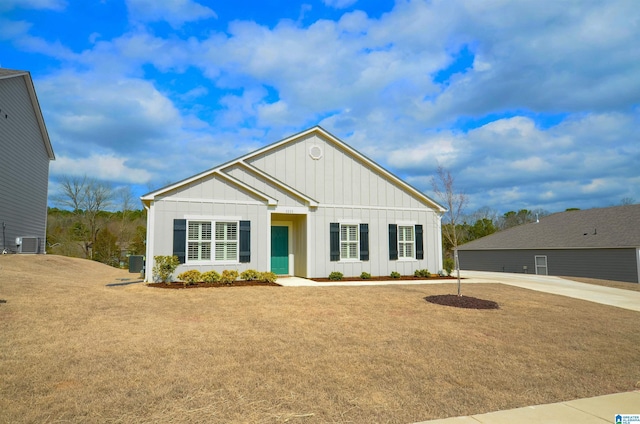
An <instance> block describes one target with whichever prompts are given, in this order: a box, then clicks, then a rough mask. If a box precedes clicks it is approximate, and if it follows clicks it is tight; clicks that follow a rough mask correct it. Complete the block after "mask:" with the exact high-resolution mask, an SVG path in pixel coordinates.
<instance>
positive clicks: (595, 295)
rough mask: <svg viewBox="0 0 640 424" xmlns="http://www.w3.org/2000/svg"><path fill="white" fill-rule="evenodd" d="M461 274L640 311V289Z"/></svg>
mask: <svg viewBox="0 0 640 424" xmlns="http://www.w3.org/2000/svg"><path fill="white" fill-rule="evenodd" d="M460 276H461V277H462V278H464V280H462V284H463V285H465V284H481V283H500V284H507V285H510V286H516V287H521V288H524V289H529V290H536V291H541V292H545V293H552V294H559V295H561V296H568V297H573V298H576V299H582V300H588V301H590V302H596V303H602V304H604V305H611V306H617V307H618V308H624V309H629V310H632V311H636V312H640V292H636V291H631V290H624V289H616V288H611V287H604V286H598V285H595V284H586V283H579V282H577V281H571V280H566V279H564V278H560V277H553V276H548V275H532V274H510V273H506V272H485V271H460ZM277 283H278V284H280V285H282V286H289V287H292V286H313V287H329V286H374V285H375V286H380V285H392V284H396V285H397V284H443V283H444V284H452V283H456V281H455V280H428V281H427V280H424V281H406V280H405V281H402V280H400V281H398V280H393V279H390V280H389V281H367V280H362V281H331V282H323V283H319V282H316V281H312V280H308V279H306V278H300V277H282V278H278V280H277Z"/></svg>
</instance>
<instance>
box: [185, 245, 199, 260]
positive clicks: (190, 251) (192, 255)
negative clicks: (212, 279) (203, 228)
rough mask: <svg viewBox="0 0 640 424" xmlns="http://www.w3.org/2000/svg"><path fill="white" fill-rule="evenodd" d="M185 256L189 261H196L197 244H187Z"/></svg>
mask: <svg viewBox="0 0 640 424" xmlns="http://www.w3.org/2000/svg"><path fill="white" fill-rule="evenodd" d="M187 254H188V258H189V259H192V260H197V259H198V243H192V242H189V247H188V249H187Z"/></svg>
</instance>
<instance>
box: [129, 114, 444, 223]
mask: <svg viewBox="0 0 640 424" xmlns="http://www.w3.org/2000/svg"><path fill="white" fill-rule="evenodd" d="M311 134H316V135H318V136H321V137H323V138H324V139H325V140H327V141H328V142H330V143H332V144H334V145H335V146H336V147H338V148H340V149H341V150H344V151H346V152H347V153H349V154H350V155H352V156H354V157H356V158H358V159H359V160H361V161H362V162H364V163H365V164H366V165H367V166H369V167H370V168H371V169H373V170H375V171H376V172H377V173H379V174H382V175H384V176H385V177H386V178H388V179H389V180H391V181H393V182H394V183H395V184H397V185H399V186H400V187H403V188H404V189H405V190H407V191H408V192H409V193H411V194H412V195H413V196H415V197H416V198H418V199H420V200H421V201H422V202H424V203H426V204H427V205H429V206H430V207H432V208H433V209H435V210H437V211H438V212H440V213H443V212H445V211H446V209H445V208H444V207H443V206H441V205H440V204H438V203H437V202H436V201H434V200H433V199H431V198H430V197H428V196H427V195H425V194H424V193H422V192H421V191H420V190H418V189H417V188H415V187H413V186H411V185H410V184H408V183H407V182H405V181H404V180H402V179H400V178H399V177H397V176H395V175H394V174H392V173H391V172H389V171H387V170H386V169H384V168H383V167H381V166H380V165H378V164H377V163H375V162H374V161H372V160H371V159H369V158H367V157H366V156H364V155H363V154H361V153H360V152H358V151H357V150H355V149H354V148H352V147H350V146H349V145H347V144H345V143H344V142H343V141H341V140H340V139H338V138H337V137H335V136H334V135H332V134H330V133H329V132H328V131H326V130H325V129H323V128H322V127H319V126H315V127H312V128H309V129H308V130H305V131H302V132H300V133H298V134H294V135H292V136H290V137H287V138H285V139H283V140H280V141H277V142H275V143H272V144H270V145H268V146H265V147H263V148H261V149H258V150H256V151H253V152H251V153H248V154H246V155H244V156H241V157H239V158H237V159H234V160H232V161H229V162H226V163H224V164H222V165H219V166H217V167H215V168H212V169H209V170H207V171H204V172H202V173H200V174H196V175H194V176H192V177H189V178H186V179H184V180H182V181H179V182H177V183H175V184H171V185H168V186H166V187H163V188H160V189H158V190H155V191H152V192H150V193H147V194H145V195H143V196H142V197H141V199H142V201H143V202H144V203H145V204H149V202H150V201H152V200H153V199H154V198H155V197H156V196H160V195H162V194H164V193H167V192H169V191H171V190H175V189H177V188H180V187H182V186H184V185H187V184H190V183H192V182H194V181H197V180H199V179H201V178H204V177H208V176H211V175H218V176H221V177H222V178H227V179H230V178H231V177H230V175H228V174H227V173H226V172H225V170H226V169H227V168H230V167H232V166H233V165H240V166H243V167H244V168H247V169H249V170H250V171H252V172H254V173H256V174H258V175H260V176H261V177H262V178H264V179H266V180H268V181H269V182H271V183H272V184H275V185H277V186H279V187H280V188H282V189H283V190H285V191H288V192H289V193H290V194H292V195H294V196H295V197H298V198H301V199H303V200H304V201H305V202H306V203H307V204H308V205H309V206H311V207H315V206H318V202H317V201H316V200H314V199H313V198H311V197H309V196H307V195H306V194H304V193H301V192H300V191H298V190H296V189H295V188H293V187H291V186H289V185H287V184H286V183H284V182H282V181H279V180H277V179H275V178H274V177H272V176H270V175H268V174H266V173H265V172H264V171H262V170H259V169H257V168H255V167H253V166H252V165H251V164H250V163H249V161H250V160H251V159H252V158H254V157H256V156H259V155H262V154H264V153H265V152H268V151H271V150H275V149H278V148H280V147H282V146H283V145H286V144H289V143H293V142H295V141H296V140H299V139H300V138H302V137H306V136H309V135H311ZM254 191H257V190H254ZM262 196H263V197H267V198H268V196H266V195H262Z"/></svg>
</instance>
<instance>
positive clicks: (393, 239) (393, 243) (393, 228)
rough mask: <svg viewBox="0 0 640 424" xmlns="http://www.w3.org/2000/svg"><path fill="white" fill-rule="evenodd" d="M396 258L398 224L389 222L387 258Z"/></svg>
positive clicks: (393, 259)
mask: <svg viewBox="0 0 640 424" xmlns="http://www.w3.org/2000/svg"><path fill="white" fill-rule="evenodd" d="M397 259H398V226H397V225H396V224H389V260H390V261H395V260H397Z"/></svg>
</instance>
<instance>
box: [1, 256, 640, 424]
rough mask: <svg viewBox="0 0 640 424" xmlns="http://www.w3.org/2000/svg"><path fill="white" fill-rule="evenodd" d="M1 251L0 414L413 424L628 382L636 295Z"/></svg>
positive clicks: (638, 369) (13, 417) (22, 418)
mask: <svg viewBox="0 0 640 424" xmlns="http://www.w3.org/2000/svg"><path fill="white" fill-rule="evenodd" d="M134 277H135V275H133V274H128V273H127V272H126V271H121V270H116V269H112V268H108V267H106V266H104V265H101V264H98V263H94V262H89V261H84V260H79V259H71V258H65V257H59V256H51V255H48V256H26V255H25V256H22V255H5V256H0V300H3V301H6V303H0V422H3V423H26V422H28V423H54V422H56V423H57V422H65V423H87V422H89V423H91V422H95V423H143V422H145V423H146V422H149V423H151V422H152V423H231V422H239V423H284V422H289V423H296V424H297V423H326V422H329V423H411V422H416V421H421V420H427V419H433V418H442V417H449V416H457V415H467V414H476V413H483V412H488V411H492V410H498V409H506V408H515V407H521V406H526V405H531V404H540V403H548V402H557V401H562V400H568V399H574V398H581V397H587V396H596V395H603V394H608V393H614V392H621V391H628V390H633V389H634V387H635V386H636V384H638V382H639V380H640V360H639V358H640V357H639V355H638V346H640V325H639V323H640V315H639V314H638V313H637V312H632V311H628V310H623V309H618V308H614V307H610V306H604V305H598V304H593V303H589V302H585V301H580V300H575V299H569V298H565V297H561V296H554V295H548V294H544V293H538V292H534V291H529V290H524V289H519V288H516V287H510V286H505V285H499V284H486V285H481V284H474V285H463V293H464V294H466V295H469V296H474V297H478V298H482V299H488V300H494V301H496V302H498V303H499V304H500V306H501V308H500V309H499V310H468V309H457V308H451V307H445V306H440V305H436V304H432V303H428V302H426V301H424V297H425V296H429V295H436V294H446V293H452V292H453V291H454V290H455V285H454V284H442V285H438V284H436V285H411V286H410V285H403V286H379V287H321V288H306V287H301V288H294V287H291V288H286V287H230V288H220V289H193V290H162V289H154V288H150V287H146V286H144V285H143V284H132V285H127V286H119V287H106V286H105V284H107V283H113V282H116V279H117V278H134Z"/></svg>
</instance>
